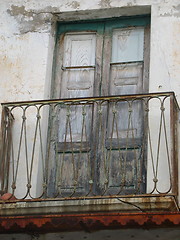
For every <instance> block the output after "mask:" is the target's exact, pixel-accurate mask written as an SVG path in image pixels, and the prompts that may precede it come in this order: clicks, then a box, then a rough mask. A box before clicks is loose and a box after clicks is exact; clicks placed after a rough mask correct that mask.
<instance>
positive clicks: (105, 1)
mask: <svg viewBox="0 0 180 240" xmlns="http://www.w3.org/2000/svg"><path fill="white" fill-rule="evenodd" d="M98 4H99V6H100V7H101V8H107V7H108V8H109V7H111V0H100V2H99V3H98Z"/></svg>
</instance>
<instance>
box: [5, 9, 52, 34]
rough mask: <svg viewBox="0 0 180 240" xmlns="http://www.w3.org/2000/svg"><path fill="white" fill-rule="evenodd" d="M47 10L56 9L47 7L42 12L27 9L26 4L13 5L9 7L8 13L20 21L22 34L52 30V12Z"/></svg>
mask: <svg viewBox="0 0 180 240" xmlns="http://www.w3.org/2000/svg"><path fill="white" fill-rule="evenodd" d="M47 10H50V11H52V10H53V11H54V10H55V9H54V8H51V7H50V8H46V10H44V11H41V12H36V11H31V10H30V11H27V10H26V9H25V6H21V7H19V6H15V5H12V6H11V8H10V9H7V13H8V14H10V15H11V16H12V17H14V18H15V19H16V21H17V22H18V23H19V31H20V33H21V34H24V33H28V32H37V31H40V32H43V31H47V32H48V31H50V25H51V22H52V17H53V15H52V13H51V12H48V11H47ZM46 11H47V12H46Z"/></svg>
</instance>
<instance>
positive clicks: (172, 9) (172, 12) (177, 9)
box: [159, 4, 180, 17]
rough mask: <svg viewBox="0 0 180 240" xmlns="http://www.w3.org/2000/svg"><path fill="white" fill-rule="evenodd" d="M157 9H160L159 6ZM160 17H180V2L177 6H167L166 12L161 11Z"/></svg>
mask: <svg viewBox="0 0 180 240" xmlns="http://www.w3.org/2000/svg"><path fill="white" fill-rule="evenodd" d="M159 11H161V7H159ZM160 16H161V17H171V16H174V17H180V4H179V5H177V6H169V10H168V11H167V12H166V13H161V14H160Z"/></svg>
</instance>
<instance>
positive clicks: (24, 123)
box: [0, 92, 179, 215]
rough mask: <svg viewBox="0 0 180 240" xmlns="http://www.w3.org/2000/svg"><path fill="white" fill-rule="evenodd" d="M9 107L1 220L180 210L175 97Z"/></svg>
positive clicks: (6, 111)
mask: <svg viewBox="0 0 180 240" xmlns="http://www.w3.org/2000/svg"><path fill="white" fill-rule="evenodd" d="M2 107H3V112H2V149H1V162H0V164H1V165H0V169H1V178H0V188H1V190H0V193H1V200H0V201H1V203H3V204H1V206H0V208H1V212H2V214H5V215H13V214H28V213H29V211H30V212H31V213H32V214H33V213H35V214H37V213H49V212H51V213H52V212H53V213H56V212H61V213H64V212H97V211H98V212H101V211H115V212H117V211H175V210H177V209H178V202H177V197H178V184H177V183H178V142H177V140H178V139H177V138H178V136H177V127H178V114H179V106H178V104H177V101H176V98H175V96H174V93H172V92H169V93H152V94H140V95H137V94H136V95H126V96H108V97H93V98H79V99H58V100H43V101H31V102H16V103H15V102H14V103H12V102H11V103H3V104H2Z"/></svg>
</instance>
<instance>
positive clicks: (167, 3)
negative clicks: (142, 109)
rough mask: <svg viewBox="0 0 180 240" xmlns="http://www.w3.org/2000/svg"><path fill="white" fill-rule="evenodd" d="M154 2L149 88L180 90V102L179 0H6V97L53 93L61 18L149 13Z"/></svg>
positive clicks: (1, 54)
mask: <svg viewBox="0 0 180 240" xmlns="http://www.w3.org/2000/svg"><path fill="white" fill-rule="evenodd" d="M148 6H150V7H151V45H150V79H149V92H159V91H175V94H176V96H177V99H178V102H180V80H179V76H180V67H179V65H180V2H179V0H121V1H119V0H91V1H87V0H81V1H71V0H63V1H56V0H44V1H42V0H36V1H35V0H32V1H28V0H24V1H23V0H11V1H10V0H6V1H4V0H0V102H9V101H22V100H24V101H27V100H35V99H47V98H49V97H50V88H51V87H50V86H51V74H52V61H53V50H54V39H55V35H54V34H55V32H54V29H55V23H56V21H57V20H61V21H62V20H63V19H64V20H68V19H70V20H72V19H74V20H79V19H86V18H89V19H90V18H99V17H101V18H103V17H107V13H108V14H109V16H122V15H126V14H128V15H131V14H135V15H136V14H144V13H147V12H146V10H147V9H146V8H144V10H143V8H142V10H140V7H148ZM124 7H126V8H124ZM138 9H139V10H138ZM91 10H92V11H91ZM107 10H108V11H107ZM83 11H85V14H83V13H84V12H83ZM143 11H145V12H143ZM153 132H154V135H155V134H156V130H155V129H154V130H153ZM30 134H32V133H30ZM30 137H31V138H32V137H33V134H32V136H30ZM35 164H36V165H37V166H38V162H36V163H35Z"/></svg>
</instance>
